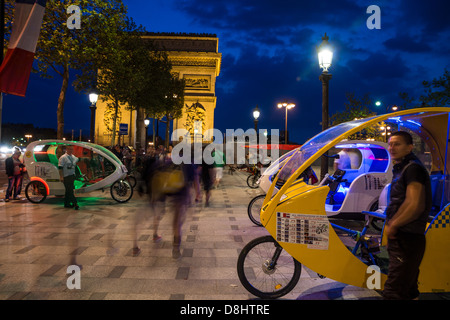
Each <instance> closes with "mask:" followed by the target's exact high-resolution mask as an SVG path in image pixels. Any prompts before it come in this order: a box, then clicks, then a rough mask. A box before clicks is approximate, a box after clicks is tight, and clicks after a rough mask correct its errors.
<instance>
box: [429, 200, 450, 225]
mask: <svg viewBox="0 0 450 320" xmlns="http://www.w3.org/2000/svg"><path fill="white" fill-rule="evenodd" d="M432 227H433V228H439V227H440V228H447V227H449V228H450V204H449V205H447V207H445V209H443V210H442V211H441V212H440V213H439V215H438V216H437V217H436V218H435V219H434V221H433V224H432Z"/></svg>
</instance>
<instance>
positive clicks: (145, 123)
mask: <svg viewBox="0 0 450 320" xmlns="http://www.w3.org/2000/svg"><path fill="white" fill-rule="evenodd" d="M149 124H150V119H149V118H145V119H144V125H145V149H144V152H145V153H147V149H148V145H147V135H148V132H147V129H148V125H149Z"/></svg>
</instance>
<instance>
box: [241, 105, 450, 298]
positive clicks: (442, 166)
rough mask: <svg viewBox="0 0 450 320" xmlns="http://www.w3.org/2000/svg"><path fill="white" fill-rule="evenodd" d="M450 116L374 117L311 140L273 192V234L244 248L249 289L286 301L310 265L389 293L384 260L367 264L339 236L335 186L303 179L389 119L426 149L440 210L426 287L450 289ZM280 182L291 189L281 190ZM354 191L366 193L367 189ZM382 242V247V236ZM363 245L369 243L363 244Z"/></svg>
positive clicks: (430, 231)
mask: <svg viewBox="0 0 450 320" xmlns="http://www.w3.org/2000/svg"><path fill="white" fill-rule="evenodd" d="M449 113H450V108H444V107H432V108H419V109H411V110H404V111H399V112H395V113H390V114H386V115H380V116H373V117H370V118H366V119H360V120H354V121H350V122H346V123H342V124H339V125H337V126H334V127H332V128H329V129H328V130H326V131H323V132H321V133H320V134H318V135H316V136H315V137H313V138H312V139H310V140H309V141H307V142H306V143H305V144H304V145H303V146H302V147H301V148H300V149H298V150H297V151H296V152H295V153H294V154H293V155H292V156H291V157H290V158H289V160H288V161H287V162H286V163H285V165H284V166H283V168H282V169H281V170H280V172H279V174H278V175H277V177H276V178H275V179H274V181H273V182H272V185H271V187H270V189H269V190H268V192H267V196H266V198H265V200H264V204H263V207H262V209H261V215H260V219H261V223H262V224H263V226H264V227H265V228H266V229H267V231H268V232H269V233H270V236H264V237H260V238H257V239H254V240H252V241H251V242H249V243H248V244H247V245H246V246H245V247H244V248H243V250H242V251H241V253H240V255H239V258H238V263H237V271H238V276H239V279H240V281H241V283H242V285H243V286H244V287H245V288H246V289H247V290H248V291H249V292H250V293H252V294H254V295H256V296H258V297H261V298H278V297H281V296H283V295H285V294H287V293H289V292H290V291H291V290H292V289H293V288H294V287H295V286H296V284H297V283H298V281H299V278H300V273H301V264H303V265H305V266H306V267H307V268H309V269H311V270H314V271H315V272H317V273H318V274H320V275H323V276H325V277H327V278H330V279H333V280H336V281H339V282H342V283H345V284H348V285H353V286H357V287H362V288H369V289H383V285H384V282H385V281H386V278H387V275H386V274H385V273H383V270H381V269H380V268H377V266H376V265H375V266H374V264H376V259H369V261H366V260H365V259H362V257H361V256H358V255H356V254H355V252H356V251H355V250H352V249H351V250H349V248H348V247H347V246H346V245H345V244H344V243H343V242H342V240H341V238H340V237H339V236H338V234H337V233H336V230H335V228H336V229H339V226H336V225H334V224H332V223H330V221H329V219H328V216H327V213H326V211H325V203H326V201H327V195H328V194H329V192H330V187H329V185H326V184H325V185H323V184H322V185H319V186H313V185H307V184H306V183H304V182H302V181H301V180H297V178H298V176H299V175H300V173H301V172H303V171H304V170H305V169H306V168H307V167H308V166H310V165H311V164H312V163H313V162H314V161H315V160H316V159H318V158H319V157H321V156H322V155H323V154H324V153H325V152H327V151H328V150H329V149H331V148H332V147H334V146H335V145H336V144H338V143H340V142H341V141H342V140H343V139H345V138H347V137H348V136H350V135H352V134H355V133H357V132H360V131H362V130H363V129H365V128H368V127H370V126H373V125H376V124H377V123H380V122H382V121H384V122H388V123H392V126H394V127H395V128H397V129H398V130H406V131H409V132H410V133H412V134H413V136H414V137H415V140H416V141H420V143H421V144H420V146H421V149H423V150H424V151H425V152H423V153H420V152H418V151H420V150H417V148H415V150H414V152H415V153H416V155H418V156H419V158H420V157H421V158H422V160H423V161H422V162H423V163H424V164H425V166H426V167H427V169H428V170H429V172H430V177H431V183H432V192H433V209H432V212H431V213H430V214H431V216H430V223H429V225H428V227H427V229H426V232H425V233H426V251H425V255H424V258H423V260H422V264H421V267H420V276H419V290H420V292H448V291H450V251H449V250H448V247H449V246H450V204H449V199H450V192H449V188H448V187H449V175H448V171H449V167H450V164H449V163H448V153H449V152H450V151H449V145H448V144H449V143H448V138H449V130H450V126H449V121H450V119H449ZM342 178H345V172H338V173H337V174H335V175H333V176H331V178H330V181H331V182H337V183H339V181H337V179H341V180H342ZM279 179H282V180H284V184H283V186H282V187H281V188H280V190H279V191H278V192H276V190H275V188H276V183H277V180H279ZM354 192H357V193H358V192H359V193H360V194H361V196H363V194H364V192H365V191H364V190H359V191H358V190H355V191H354ZM274 193H275V194H274ZM273 194H274V195H273ZM270 195H273V196H272V197H271V196H270ZM356 196H358V195H356ZM379 216H382V214H378V217H379ZM355 234H359V233H357V232H355ZM378 242H379V244H381V243H380V242H381V237H380V238H379V239H378ZM357 244H361V241H360V239H359V240H358V242H357ZM383 244H384V243H383ZM353 249H354V248H353Z"/></svg>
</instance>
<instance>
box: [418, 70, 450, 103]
mask: <svg viewBox="0 0 450 320" xmlns="http://www.w3.org/2000/svg"><path fill="white" fill-rule="evenodd" d="M422 84H423V86H424V87H425V94H424V95H421V96H420V101H421V102H422V105H423V106H432V107H445V106H447V105H448V104H449V103H450V72H449V71H448V70H447V69H445V71H444V74H443V75H442V76H440V77H439V78H437V79H436V78H434V79H433V80H432V81H431V82H429V81H423V82H422Z"/></svg>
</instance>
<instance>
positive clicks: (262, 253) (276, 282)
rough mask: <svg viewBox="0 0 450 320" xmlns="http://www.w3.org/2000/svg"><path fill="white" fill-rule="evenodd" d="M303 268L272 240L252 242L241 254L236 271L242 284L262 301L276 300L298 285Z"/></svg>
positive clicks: (269, 237) (265, 239)
mask: <svg viewBox="0 0 450 320" xmlns="http://www.w3.org/2000/svg"><path fill="white" fill-rule="evenodd" d="M301 270H302V265H301V264H300V262H298V261H297V260H295V259H294V258H293V257H292V256H290V255H289V254H288V253H287V252H286V251H284V250H283V248H282V247H281V246H280V245H279V244H278V242H276V241H275V239H273V238H272V236H264V237H260V238H256V239H254V240H252V241H250V242H249V243H248V244H247V245H246V246H245V247H244V248H243V249H242V251H241V253H240V254H239V258H238V262H237V272H238V276H239V280H240V281H241V283H242V285H243V286H244V287H245V289H247V290H248V291H249V292H250V293H251V294H253V295H255V296H257V297H260V298H262V299H277V298H280V297H282V296H284V295H286V294H288V293H289V292H290V291H292V290H293V289H294V287H295V286H296V285H297V283H298V281H299V279H300V274H301Z"/></svg>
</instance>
